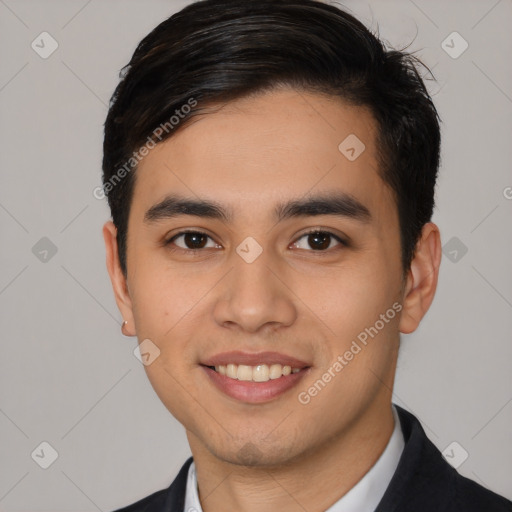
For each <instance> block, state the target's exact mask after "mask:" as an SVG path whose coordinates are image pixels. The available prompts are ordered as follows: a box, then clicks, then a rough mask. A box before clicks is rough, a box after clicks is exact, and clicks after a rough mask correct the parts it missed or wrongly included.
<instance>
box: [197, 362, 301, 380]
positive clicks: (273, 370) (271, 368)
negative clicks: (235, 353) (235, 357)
mask: <svg viewBox="0 0 512 512" xmlns="http://www.w3.org/2000/svg"><path fill="white" fill-rule="evenodd" d="M207 368H210V369H211V370H215V371H216V372H217V373H219V374H220V375H224V376H225V377H229V378H230V379H233V380H241V381H248V382H268V381H269V380H275V379H279V378H281V377H286V376H287V375H290V374H291V373H299V372H300V371H301V370H304V369H306V368H308V367H305V368H294V367H292V366H289V365H281V364H271V365H267V364H258V365H255V366H249V365H245V364H234V363H233V364H227V365H222V364H221V365H218V366H207Z"/></svg>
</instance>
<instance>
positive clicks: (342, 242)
mask: <svg viewBox="0 0 512 512" xmlns="http://www.w3.org/2000/svg"><path fill="white" fill-rule="evenodd" d="M187 234H193V235H203V236H206V237H208V238H210V239H211V240H213V239H212V237H211V236H210V235H208V233H205V232H203V231H199V230H185V231H180V232H179V233H176V234H175V235H173V236H172V237H171V238H170V239H169V240H166V241H165V242H164V246H165V247H170V246H171V244H172V242H174V241H175V240H176V239H177V238H179V237H180V236H182V235H187ZM312 234H322V235H328V236H331V237H332V238H334V239H335V240H336V241H337V242H339V243H340V245H341V246H342V247H348V246H349V244H348V242H346V241H345V240H343V239H342V238H340V237H339V236H338V235H335V234H334V233H332V232H330V231H326V230H322V229H318V228H316V229H311V230H310V231H307V232H306V233H302V235H300V236H299V237H298V238H297V239H296V240H295V241H294V242H293V243H296V242H297V241H298V240H300V239H301V238H304V237H305V236H308V235H312ZM170 250H171V251H173V252H176V251H178V252H184V253H188V254H193V255H197V254H199V253H200V252H202V251H204V249H183V248H182V247H172V248H170ZM333 250H335V248H331V249H324V250H317V251H315V250H313V249H311V250H309V251H307V252H312V253H315V254H316V255H317V256H320V257H322V256H326V255H328V254H329V253H330V252H331V251H333Z"/></svg>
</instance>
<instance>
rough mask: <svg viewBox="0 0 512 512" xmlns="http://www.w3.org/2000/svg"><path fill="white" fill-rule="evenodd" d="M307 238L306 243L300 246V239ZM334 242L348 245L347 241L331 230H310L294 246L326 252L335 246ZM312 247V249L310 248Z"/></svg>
mask: <svg viewBox="0 0 512 512" xmlns="http://www.w3.org/2000/svg"><path fill="white" fill-rule="evenodd" d="M302 239H305V244H303V246H302V247H301V246H300V242H299V241H300V240H302ZM333 241H334V242H337V243H334V246H337V245H342V246H344V245H346V244H345V242H344V241H343V240H342V239H341V238H340V237H338V236H336V235H335V234H334V233H330V232H329V231H320V230H315V231H310V232H309V233H305V234H303V235H302V236H301V237H300V238H299V239H298V241H296V242H294V244H293V245H294V247H296V248H298V249H306V250H311V249H312V250H313V251H317V252H325V251H326V250H327V249H330V248H332V247H333V244H332V242H333ZM308 248H310V249H308Z"/></svg>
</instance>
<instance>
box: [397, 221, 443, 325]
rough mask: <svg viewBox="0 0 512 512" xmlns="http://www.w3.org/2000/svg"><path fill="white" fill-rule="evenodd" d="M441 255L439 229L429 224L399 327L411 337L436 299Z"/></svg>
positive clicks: (411, 272)
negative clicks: (410, 334)
mask: <svg viewBox="0 0 512 512" xmlns="http://www.w3.org/2000/svg"><path fill="white" fill-rule="evenodd" d="M441 254H442V250H441V237H440V233H439V228H438V227H437V225H436V224H434V223H433V222H428V223H427V224H425V225H424V226H423V229H422V232H421V237H420V239H419V240H418V243H417V244H416V252H415V254H414V258H413V260H412V262H411V267H410V269H409V271H408V273H407V282H406V286H405V291H404V296H403V302H402V304H403V309H402V315H401V318H400V325H399V330H400V332H401V333H403V334H409V333H411V332H413V331H415V330H416V329H417V328H418V326H419V324H420V322H421V320H422V318H423V317H424V316H425V314H426V313H427V311H428V309H429V308H430V305H431V304H432V301H433V300H434V295H435V292H436V288H437V281H438V277H439V266H440V264H441Z"/></svg>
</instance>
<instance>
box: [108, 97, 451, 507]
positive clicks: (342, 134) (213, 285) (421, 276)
mask: <svg viewBox="0 0 512 512" xmlns="http://www.w3.org/2000/svg"><path fill="white" fill-rule="evenodd" d="M352 133H354V134H357V137H358V138H359V139H360V140H362V141H363V142H364V144H365V146H366V149H365V151H364V152H363V153H362V154H361V155H360V156H359V157H358V158H357V159H356V160H355V161H353V162H351V161H349V160H348V159H347V158H346V157H345V156H344V155H343V154H342V153H341V152H340V151H339V150H338V145H339V144H340V142H341V141H343V140H344V139H345V138H346V137H347V136H348V135H349V134H352ZM375 134H376V123H375V121H374V119H373V117H372V115H371V114H370V113H369V112H368V111H367V110H366V109H364V108H360V107H353V106H348V105H347V104H345V103H343V102H342V101H340V100H339V99H337V98H330V97H326V96H321V95H317V94H313V93H305V92H303V91H301V92H299V91H296V90H293V89H287V88H283V89H280V90H275V91H273V92H266V93H264V94H259V95H256V96H253V97H250V98H249V97H247V98H244V99H241V100H237V101H235V102H231V103H229V104H227V105H224V106H223V107H222V108H220V109H217V110H215V111H212V112H211V113H207V114H204V115H201V116H199V117H197V118H195V119H194V121H193V122H191V124H189V125H187V126H186V127H185V128H183V129H182V130H180V131H179V132H177V133H176V134H175V135H174V136H173V137H172V138H170V139H168V140H167V141H165V142H163V143H161V144H159V145H158V146H157V147H156V148H155V149H153V150H151V152H150V153H149V154H148V155H147V156H146V157H145V158H144V160H143V161H142V162H141V164H140V166H139V168H138V170H137V171H136V172H137V181H136V185H135V190H134V196H133V203H132V206H131V212H130V218H129V226H128V248H127V277H126V278H125V276H124V275H123V274H122V272H121V269H120V266H119V259H118V253H117V245H116V239H115V234H116V228H115V226H114V225H113V224H112V222H111V221H108V222H106V224H105V225H104V228H103V234H104V239H105V245H106V253H107V267H108V271H109V274H110V277H111V280H112V285H113V289H114V293H115V297H116V301H117V304H118V307H119V309H120V311H121V314H122V316H123V318H124V319H125V320H127V324H126V327H125V333H126V334H127V335H132V336H135V335H136V336H137V337H138V339H139V342H140V341H142V340H144V339H146V338H149V339H151V340H152V342H154V343H155V344H156V345H157V346H158V347H159V349H160V351H161V353H160V356H159V357H158V358H157V359H155V361H154V362H153V363H152V364H151V365H149V366H146V367H145V369H146V372H147V375H148V377H149V379H150V381H151V384H152V385H153V387H154V389H155V391H156V393H157V394H158V396H159V397H160V399H161V400H162V402H163V403H164V404H165V406H166V407H167V408H168V410H169V411H170V412H171V413H172V414H173V415H174V416H175V417H176V418H177V419H178V420H179V421H180V422H181V423H182V424H183V425H184V427H185V429H186V432H187V436H188V440H189V443H190V447H191V451H192V454H193V456H194V460H195V464H196V469H197V478H198V487H199V495H200V499H201V502H202V507H203V510H204V511H205V512H220V511H222V510H240V511H246V512H260V511H262V512H263V511H265V512H267V511H268V510H282V511H285V512H288V511H290V512H291V511H299V510H300V511H303V510H308V511H321V510H325V509H326V508H328V507H329V506H330V505H332V504H333V503H334V502H336V501H337V500H338V499H339V498H340V497H341V496H343V495H344V494H345V493H346V492H347V491H348V490H350V489H351V488H352V487H353V486H354V485H355V484H356V483H357V482H358V481H359V480H360V479H361V478H362V477H363V476H364V474H365V473H366V472H367V471H368V470H369V469H370V468H371V466H372V465H373V464H374V463H375V462H376V461H377V459H378V458H379V456H380V455H381V453H382V451H383V450H384V448H385V446H386V444H387V442H388V440H389V437H390V435H391V433H392V430H393V425H394V420H393V417H392V410H391V394H392V388H393V380H394V375H395V369H396V361H397V355H398V347H399V341H400V333H410V332H412V331H414V330H415V329H416V328H417V327H418V325H419V323H420V321H421V319H422V318H423V316H424V315H425V313H426V312H427V310H428V308H429V307H430V304H431V302H432V300H433V297H434V294H435V289H436V285H437V280H438V268H439V265H440V260H441V242H440V234H439V229H438V227H437V226H436V225H435V224H433V223H428V224H426V225H425V226H424V227H423V231H422V235H421V239H420V240H419V242H418V245H417V250H416V254H415V257H414V260H413V261H412V264H411V267H410V269H408V270H407V272H405V274H404V272H403V269H402V267H401V263H400V261H401V260H400V254H401V248H400V236H399V224H398V214H397V208H396V203H395V200H394V197H393V194H392V191H391V190H390V189H389V188H388V187H387V186H386V185H385V184H384V182H383V181H382V180H381V178H380V177H379V175H378V174H377V168H378V161H377V151H376V145H375ZM333 190H336V191H342V192H346V193H349V194H351V195H352V196H354V197H355V198H357V199H358V200H359V201H360V202H361V203H363V204H364V205H365V206H366V207H367V208H368V209H369V210H370V212H371V215H372V220H371V222H367V223H364V222H361V221H359V220H355V219H350V218H344V217H338V216H332V215H321V216H310V217H302V218H291V219H288V220H285V221H283V222H280V223H277V224H276V222H275V220H274V218H273V217H272V212H273V209H274V205H275V204H276V203H277V202H279V201H285V200H288V199H300V198H304V196H306V194H312V193H320V192H330V191H333ZM170 192H172V193H176V194H180V195H184V196H187V197H191V198H195V199H197V198H198V197H199V198H205V199H210V200H215V201H217V202H219V203H221V204H222V205H223V206H225V207H226V208H227V207H230V208H232V211H233V220H232V221H231V222H229V223H227V222H224V221H221V220H217V219H207V218H201V217H194V216H189V215H182V216H180V217H176V218H173V219H167V220H161V221H159V222H157V223H154V224H151V225H149V224H147V223H145V222H144V214H145V212H146V211H147V210H148V209H149V208H150V207H151V206H153V205H154V204H156V203H158V202H159V201H160V200H161V199H162V198H163V197H165V196H166V195H167V194H168V193H170ZM193 228H195V229H200V230H201V231H205V232H207V234H208V236H210V237H211V239H208V238H207V239H206V241H205V242H204V243H205V245H207V247H206V248H203V249H200V251H202V252H200V251H199V250H198V251H196V253H195V254H192V253H191V251H190V250H189V251H188V253H187V252H186V248H187V247H190V242H189V245H188V246H187V245H186V241H185V239H184V237H181V238H179V239H176V240H175V242H174V246H165V245H164V244H163V241H164V240H168V239H169V238H171V236H172V235H174V234H176V233H177V232H179V231H181V230H184V229H189V230H192V229H193ZM310 228H321V230H322V231H328V232H331V233H333V234H335V235H339V236H344V237H345V238H348V239H349V240H350V245H349V246H347V247H345V246H343V245H340V244H339V242H337V241H336V240H335V239H333V238H331V239H330V240H331V242H330V244H329V248H327V249H325V250H324V251H323V253H324V256H323V257H322V255H320V254H319V252H321V251H319V250H314V247H315V246H314V245H313V246H312V245H311V244H310V243H308V237H307V236H304V232H307V231H308V229H310ZM248 236H250V237H253V238H254V239H255V240H256V241H257V242H258V243H259V245H260V246H261V247H262V249H263V252H262V253H261V255H260V256H259V257H258V258H257V259H256V260H255V261H254V262H252V263H250V264H249V263H247V262H246V261H244V260H243V259H242V258H241V257H240V256H239V255H238V254H237V253H236V248H237V246H238V245H239V244H241V242H242V241H243V240H244V239H245V238H246V237H248ZM294 242H296V243H297V244H298V245H294ZM327 243H329V241H328V242H327ZM171 247H175V248H176V249H177V250H176V251H174V252H173V251H172V250H171ZM180 248H181V249H182V252H179V249H180ZM395 302H397V303H399V304H401V305H402V310H401V312H400V313H399V314H397V316H395V318H394V319H392V320H390V321H389V322H388V323H386V325H385V327H384V328H383V329H381V330H380V331H379V333H378V335H377V336H375V337H374V338H373V339H370V340H369V342H368V344H367V346H365V347H364V348H363V350H361V351H360V352H359V353H358V354H357V355H356V356H355V357H354V358H353V359H352V361H350V362H349V364H348V365H347V366H345V367H344V368H343V370H342V371H341V372H339V374H337V375H336V377H334V378H332V380H331V381H330V382H329V383H328V384H327V385H326V386H325V387H324V388H323V389H322V390H321V392H319V393H318V394H317V395H316V396H315V397H313V398H312V399H311V401H310V402H309V403H308V404H305V405H304V404H302V403H300V401H299V400H298V398H297V394H298V392H300V391H304V390H306V391H307V389H308V388H309V387H310V386H311V385H312V384H313V383H314V382H315V381H317V380H318V379H319V378H321V376H322V374H324V373H325V371H326V370H327V369H328V368H329V367H331V366H332V365H333V363H334V362H335V361H336V359H337V357H338V356H339V355H343V354H344V353H345V352H346V351H347V350H348V349H349V347H350V345H351V343H352V341H353V340H355V339H356V338H357V335H358V334H359V333H360V332H361V331H363V330H364V329H365V328H366V327H369V326H373V325H374V324H375V322H376V320H378V319H379V315H381V314H383V313H385V312H386V310H388V309H389V308H390V307H391V306H392V304H393V303H395ZM230 350H244V351H247V352H259V351H264V350H274V351H278V352H282V353H285V354H289V355H292V356H294V357H297V358H299V359H301V360H304V361H306V362H308V363H309V365H310V366H311V368H310V369H309V370H308V373H307V375H305V376H304V377H303V379H302V380H301V382H299V384H298V386H296V387H294V388H293V389H291V390H289V391H287V392H285V393H284V394H283V395H281V396H279V397H277V398H276V399H274V400H271V401H270V402H266V403H263V404H248V403H243V402H240V401H237V400H234V399H233V398H230V397H228V396H226V395H224V394H223V393H221V392H220V391H219V390H218V389H217V388H215V387H214V386H213V385H212V384H211V383H210V381H209V379H208V378H207V376H206V375H205V372H204V370H203V369H202V368H201V366H199V362H200V361H201V360H204V359H205V358H206V357H209V356H213V355H214V354H218V353H220V352H225V351H230Z"/></svg>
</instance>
